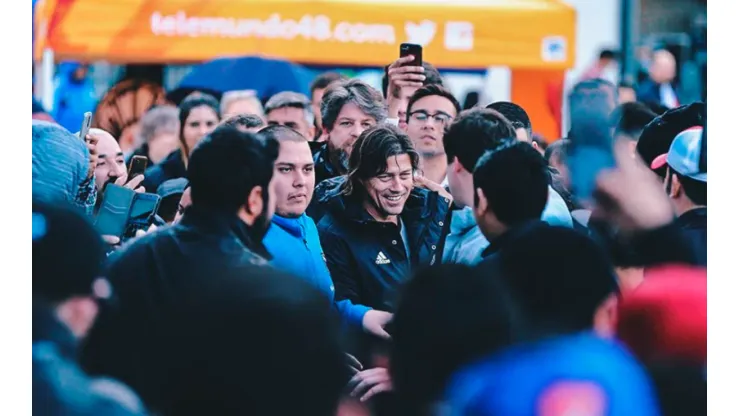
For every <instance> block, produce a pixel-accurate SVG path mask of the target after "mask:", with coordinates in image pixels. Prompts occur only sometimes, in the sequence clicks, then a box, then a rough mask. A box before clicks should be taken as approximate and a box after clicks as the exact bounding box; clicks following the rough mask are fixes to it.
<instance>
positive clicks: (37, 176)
mask: <svg viewBox="0 0 740 416" xmlns="http://www.w3.org/2000/svg"><path fill="white" fill-rule="evenodd" d="M31 130H32V138H33V142H32V145H31V146H32V147H31V149H32V173H33V184H32V192H33V197H34V198H35V199H40V200H44V201H50V202H56V203H67V204H72V205H75V206H77V207H79V208H82V209H86V210H89V209H91V208H92V205H94V202H95V201H94V199H93V200H92V201H88V200H87V198H84V197H83V194H86V193H89V191H92V188H94V184H92V183H89V182H88V180H87V179H88V178H87V173H88V169H89V163H90V153H89V151H88V150H87V146H86V145H85V142H84V141H83V140H82V139H80V138H79V137H77V136H75V135H74V134H72V133H70V132H68V131H67V130H66V129H65V128H64V127H62V126H60V125H58V124H52V123H48V122H45V121H36V120H34V121H33V122H32V124H31Z"/></svg>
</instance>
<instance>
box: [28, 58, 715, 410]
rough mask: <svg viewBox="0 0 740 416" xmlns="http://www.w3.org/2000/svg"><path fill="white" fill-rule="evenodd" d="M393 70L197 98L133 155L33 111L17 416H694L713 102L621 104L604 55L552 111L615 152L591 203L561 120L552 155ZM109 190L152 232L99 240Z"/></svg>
mask: <svg viewBox="0 0 740 416" xmlns="http://www.w3.org/2000/svg"><path fill="white" fill-rule="evenodd" d="M412 60H413V57H405V58H399V59H398V60H397V61H395V62H393V63H391V64H390V65H389V66H388V67H387V69H386V75H385V77H384V80H383V87H382V90H381V91H378V90H376V89H375V88H373V87H371V86H370V85H368V84H366V83H364V82H362V81H360V80H357V79H349V78H347V77H344V76H341V75H339V74H336V73H325V74H322V75H320V76H319V77H317V78H316V79H315V80H314V82H313V84H312V85H311V87H310V91H311V94H310V96H305V95H303V94H300V93H296V92H291V91H283V92H280V93H277V94H275V95H273V96H272V97H270V98H269V99H268V100H267V101H266V102H265V103H262V102H261V101H260V100H259V98H258V97H256V96H255V95H254V94H253V93H250V92H249V91H232V92H228V93H225V94H223V96H222V97H221V98H220V101H219V100H218V99H217V98H215V97H213V96H211V95H209V94H207V93H205V92H198V91H196V92H193V93H191V94H189V95H188V96H187V97H185V98H184V99H183V100H182V101H180V102H179V103H167V104H157V105H153V106H152V107H151V108H150V109H148V110H147V111H146V112H145V113H144V115H143V116H142V117H141V119H140V120H138V121H137V122H136V126H135V129H133V130H132V131H135V132H136V133H135V134H134V135H133V136H132V137H133V139H132V140H130V141H127V140H121V137H117V136H116V135H117V134H118V133H120V132H110V131H106V130H104V129H102V128H100V126H94V128H92V129H90V130H89V132H88V134H87V135H86V136H85V137H83V138H80V137H78V136H77V134H76V132H77V131H78V130H79V122H70V123H67V122H65V117H66V116H64V114H62V113H57V114H56V115H55V117H54V118H53V119H52V117H50V116H48V115H46V114H44V113H43V110H41V109H40V108H39V109H37V108H36V107H34V121H33V127H32V130H33V133H32V136H33V160H32V164H33V196H34V207H33V251H34V253H33V296H34V298H33V394H34V397H33V401H34V403H33V404H34V411H38V412H39V413H40V414H96V415H102V414H122V415H124V414H126V415H129V414H157V415H186V414H187V415H190V414H192V415H195V414H198V415H202V414H214V415H215V414H220V415H229V414H235V415H236V414H240V415H242V414H243V415H246V414H252V415H257V414H260V415H261V414H265V415H289V414H307V415H335V414H336V415H417V414H418V415H429V414H436V415H533V414H537V415H566V414H567V415H572V414H584V415H585V414H587V415H600V414H604V415H606V414H610V415H634V416H639V415H659V414H664V415H682V414H701V413H702V412H704V410H703V409H705V408H706V353H707V345H706V336H707V332H706V265H707V228H706V221H707V173H706V166H705V162H704V161H703V156H702V155H703V151H702V148H703V146H704V147H705V146H706V105H705V104H704V103H701V102H694V103H690V104H685V103H681V102H680V101H679V98H678V95H677V93H676V89H675V85H674V84H673V80H674V79H675V60H673V59H672V56H671V55H670V54H669V53H667V52H666V51H656V52H655V53H654V54H653V55H652V61H651V64H650V66H649V69H648V73H647V77H646V78H645V80H644V81H643V82H642V83H640V84H639V85H638V86H636V87H634V86H632V85H629V84H624V83H619V84H614V83H612V82H609V81H606V80H604V79H603V78H602V72H603V71H606V70H607V68H608V67H609V65H611V64H612V63H613V60H614V55H613V54H612V53H611V52H605V53H602V54H601V56H600V58H599V61H598V63H597V64H596V65H595V66H594V67H593V68H592V69H590V70H589V71H588V72H587V73H585V74H584V76H583V77H582V79H581V80H580V82H579V83H578V84H577V85H576V86H575V87H574V88H573V90H572V91H570V92H569V93H568V101H569V103H570V110H571V112H573V111H576V110H575V109H577V108H582V107H580V106H579V105H577V103H580V105H581V106H582V105H583V103H584V102H585V103H588V105H590V106H593V107H595V108H600V109H603V111H604V116H605V118H604V119H605V120H606V122H607V124H605V125H604V126H603V128H604V129H606V130H605V131H608V133H609V136H610V137H611V139H610V140H611V141H610V143H611V144H612V145H613V153H612V156H613V158H614V160H613V161H614V163H613V166H611V168H609V169H604V170H601V171H598V172H594V175H596V174H598V176H596V177H594V178H591V179H593V181H594V183H595V188H594V190H593V193H591V194H590V195H587V196H586V197H584V196H583V195H581V194H580V193H579V192H578V190H579V189H580V188H578V186H574V185H575V184H580V183H581V182H582V179H583V178H581V177H580V175H581V174H582V173H581V172H580V171H579V172H577V174H574V173H573V172H572V170H571V166H572V165H571V163H572V160H573V159H572V156H573V154H574V153H573V152H574V149H575V146H576V145H578V144H581V143H585V142H588V137H586V138H584V137H583V136H582V134H583V131H584V129H581V128H579V127H580V126H578V120H579V118H578V117H573V116H572V114H571V117H570V120H571V128H570V133H569V134H568V135H567V136H566V137H563V138H560V139H559V140H554V141H552V140H550V141H548V140H545V139H544V138H541V137H538V136H537V134H536V129H537V126H533V125H532V123H531V122H530V119H529V117H528V115H527V111H526V109H525V108H522V107H521V106H519V105H517V104H516V103H514V102H509V101H496V102H493V103H491V104H486V105H485V106H483V105H479V106H473V107H472V108H468V109H465V110H464V109H463V108H464V106H462V105H461V104H460V103H459V102H458V100H457V99H456V98H455V97H454V96H453V95H452V94H451V93H450V92H449V90H448V89H447V88H446V87H445V85H444V79H443V77H442V76H441V75H440V73H439V72H438V71H437V69H436V68H435V67H434V66H433V64H432V63H427V62H424V63H423V65H422V66H418V67H417V66H412V65H410V63H411V62H412ZM82 71H84V70H83V69H80V68H77V69H75V71H73V72H72V74H73V76H74V77H78V76H80V77H83V78H84V74H82ZM80 79H82V78H80ZM174 104H176V105H174ZM60 108H65V109H66V110H65V111H69V112H70V113H71V114H72V115H73V116H74V117H75V119H76V120H77V119H79V114H81V110H80V109H78V108H76V107H74V106H71V107H70V106H67V107H65V106H64V105H62V106H60ZM55 120H56V122H55ZM57 123H58V124H57ZM134 157H143V158H145V159H146V161H147V165H148V168H147V169H146V171H144V173H143V174H137V175H136V176H134V177H129V171H130V166H131V161H132V159H133V158H134ZM113 189H127V190H129V191H131V195H134V194H141V195H148V194H154V195H157V196H158V198H159V201H160V203H159V205H158V208H157V210H156V215H154V216H153V217H152V220H151V222H150V223H148V224H147V228H146V229H140V230H138V231H137V232H136V233H135V235H128V236H125V237H124V236H112V235H101V232H100V231H99V227H98V224H97V219H98V218H100V215H102V214H101V213H102V212H104V211H106V210H110V209H111V207H110V206H105V204H104V201H105V200H106V193H107V192H109V191H110V190H113ZM133 197H134V196H132V198H133ZM114 208H115V207H114Z"/></svg>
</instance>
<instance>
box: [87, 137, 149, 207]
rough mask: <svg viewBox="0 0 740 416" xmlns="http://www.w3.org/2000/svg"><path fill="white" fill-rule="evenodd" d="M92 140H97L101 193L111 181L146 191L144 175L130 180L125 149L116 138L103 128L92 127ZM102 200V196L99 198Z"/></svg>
mask: <svg viewBox="0 0 740 416" xmlns="http://www.w3.org/2000/svg"><path fill="white" fill-rule="evenodd" d="M87 136H88V137H89V138H90V140H91V141H94V142H96V143H97V144H96V147H95V150H96V153H97V160H96V164H95V186H96V187H97V189H98V192H99V193H100V194H102V193H103V191H104V190H105V187H106V186H107V185H108V184H109V183H115V184H116V185H119V186H123V187H126V188H129V189H132V190H134V191H136V192H144V188H143V187H142V186H140V185H141V182H142V181H143V180H144V175H138V176H137V177H135V178H131V180H129V177H128V172H127V171H126V162H125V161H124V155H123V151H122V150H121V146H120V145H119V144H118V142H117V141H116V139H115V138H114V137H113V136H112V135H111V134H110V133H108V132H107V131H105V130H102V129H96V128H93V129H90V132H89V133H88V135H87ZM98 199H99V200H101V199H102V198H98Z"/></svg>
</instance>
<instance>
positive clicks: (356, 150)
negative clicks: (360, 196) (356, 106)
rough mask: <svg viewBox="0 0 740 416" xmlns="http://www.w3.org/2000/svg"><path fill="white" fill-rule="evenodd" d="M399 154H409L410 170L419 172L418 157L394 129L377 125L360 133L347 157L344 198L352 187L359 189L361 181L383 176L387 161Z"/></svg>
mask: <svg viewBox="0 0 740 416" xmlns="http://www.w3.org/2000/svg"><path fill="white" fill-rule="evenodd" d="M400 155H409V157H410V158H411V167H412V168H413V170H414V171H416V170H418V169H419V154H418V153H416V150H415V149H414V145H413V143H411V139H409V136H407V135H406V133H404V132H403V131H401V130H400V129H399V128H398V127H396V126H392V125H389V124H379V125H377V126H374V127H371V128H369V129H367V130H365V131H364V132H362V134H361V135H360V137H359V138H358V139H357V141H356V142H355V144H354V146H353V147H352V153H351V154H350V156H349V169H348V173H347V181H346V182H345V183H344V190H343V191H344V193H345V195H352V193H353V191H354V189H355V188H356V189H362V181H365V180H368V179H370V178H374V177H376V176H378V175H380V174H382V173H384V172H385V171H386V170H387V169H388V158H389V157H392V156H400Z"/></svg>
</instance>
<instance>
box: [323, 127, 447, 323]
mask: <svg viewBox="0 0 740 416" xmlns="http://www.w3.org/2000/svg"><path fill="white" fill-rule="evenodd" d="M418 163H419V156H418V154H417V153H416V152H415V150H414V146H413V144H412V143H411V141H410V140H409V138H408V136H406V135H405V134H404V133H403V132H401V131H400V130H399V129H398V128H396V127H393V126H389V125H381V126H377V127H373V128H371V129H368V130H366V131H365V132H364V133H362V135H361V136H360V137H359V139H358V140H357V142H356V143H355V145H354V147H353V149H352V153H351V155H350V159H349V172H350V173H349V174H348V175H347V176H341V177H338V178H334V179H328V180H326V181H324V182H322V183H321V184H320V185H319V186H318V188H317V190H316V194H315V198H317V202H318V203H319V204H320V205H321V206H322V207H323V208H325V210H326V214H325V215H324V216H323V218H322V219H321V221H320V222H319V224H318V229H319V235H320V237H321V245H322V246H323V248H324V254H325V255H326V262H327V264H328V266H329V271H330V272H331V276H332V279H333V280H334V285H335V289H336V296H337V299H349V300H351V301H352V302H353V303H355V304H362V305H366V306H369V307H371V308H373V309H378V310H385V311H389V312H393V310H394V308H395V298H396V290H397V288H398V286H399V284H400V283H401V282H403V281H404V280H405V279H406V278H407V276H409V272H410V270H412V269H414V268H417V267H420V266H427V265H433V264H436V263H438V262H439V261H441V257H442V250H443V246H444V240H445V237H446V231H445V230H446V227H445V224H446V220H447V217H448V215H447V214H448V211H449V206H450V201H451V199H450V198H449V196H448V195H446V192H445V191H444V190H443V189H442V188H441V186H439V185H436V186H435V184H433V183H430V182H429V181H423V184H424V185H422V186H425V187H427V189H422V188H420V187H418V186H419V184H420V183H419V181H418V180H416V181H415V179H414V173H415V172H416V170H417V168H418ZM422 180H423V179H422ZM415 182H416V183H415ZM415 185H416V186H417V187H415ZM437 188H438V189H437ZM430 189H432V190H430ZM440 193H441V194H442V195H444V196H441V195H440Z"/></svg>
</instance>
